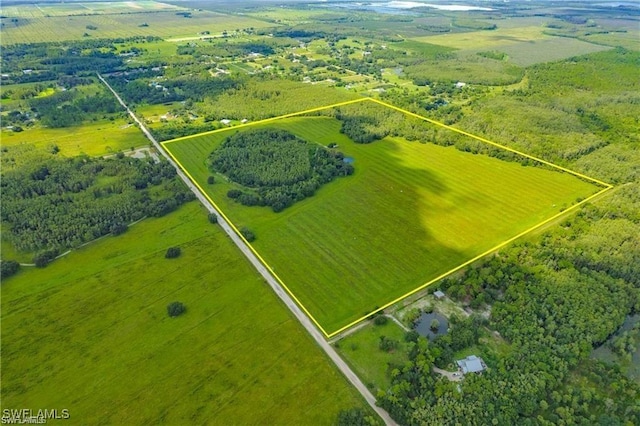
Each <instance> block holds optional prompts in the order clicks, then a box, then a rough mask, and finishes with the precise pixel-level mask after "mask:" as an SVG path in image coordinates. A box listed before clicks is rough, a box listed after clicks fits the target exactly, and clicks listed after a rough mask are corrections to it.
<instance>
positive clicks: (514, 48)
mask: <svg viewBox="0 0 640 426" xmlns="http://www.w3.org/2000/svg"><path fill="white" fill-rule="evenodd" d="M513 21H515V22H519V21H518V19H513ZM526 23H527V20H524V21H523V24H526ZM512 25H514V23H511V24H510V25H506V26H504V25H503V23H502V22H499V23H498V28H497V29H495V30H490V31H489V30H483V31H473V32H465V33H451V34H439V35H431V36H424V37H417V38H414V39H413V40H414V42H423V43H429V44H435V45H440V46H447V47H450V48H455V49H460V50H461V51H462V52H463V53H464V52H472V53H476V52H482V51H497V52H500V53H505V54H507V55H508V57H507V58H508V61H509V62H510V63H513V64H515V65H518V66H529V65H533V64H537V63H542V62H550V61H556V60H559V59H565V58H569V57H572V56H578V55H585V54H588V53H593V52H599V51H602V50H607V49H609V48H610V47H608V46H603V45H602V44H605V43H597V44H593V43H588V42H586V41H582V40H578V39H576V38H569V37H555V36H552V35H549V34H546V32H545V30H546V29H545V27H544V26H542V25H536V26H526V25H525V26H512ZM594 41H595V40H594Z"/></svg>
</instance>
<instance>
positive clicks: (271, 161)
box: [209, 129, 353, 212]
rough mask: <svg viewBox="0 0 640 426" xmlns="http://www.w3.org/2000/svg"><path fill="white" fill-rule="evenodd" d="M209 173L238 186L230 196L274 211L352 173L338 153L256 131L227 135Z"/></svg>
mask: <svg viewBox="0 0 640 426" xmlns="http://www.w3.org/2000/svg"><path fill="white" fill-rule="evenodd" d="M209 161H210V166H211V170H212V171H214V172H218V173H222V174H224V175H226V176H228V177H229V178H230V179H231V180H232V181H234V182H236V183H239V184H240V185H242V186H243V187H244V188H243V189H242V190H240V189H233V190H231V191H229V193H228V194H227V195H228V196H229V197H230V198H234V199H236V200H237V201H238V202H240V203H242V204H244V205H246V206H253V205H259V206H271V208H272V209H273V211H275V212H279V211H281V210H283V209H285V208H287V207H288V206H290V205H292V204H293V203H295V202H296V201H301V200H303V199H305V198H306V197H310V196H312V195H313V194H314V193H315V191H316V190H317V189H318V188H320V186H322V185H323V184H325V183H327V182H330V181H331V180H333V179H334V178H335V177H338V176H348V175H350V174H352V173H353V166H352V165H351V164H347V163H346V162H345V161H344V155H343V154H342V153H341V152H339V151H335V150H330V149H327V148H325V147H322V146H320V145H317V144H313V143H310V142H307V141H305V140H303V139H300V138H299V137H297V136H295V135H294V134H293V133H290V132H288V131H285V130H276V129H258V130H252V131H247V132H241V133H236V134H234V135H233V136H230V137H228V138H227V139H225V141H224V142H223V143H222V145H221V146H220V147H219V148H217V149H216V150H214V151H213V152H212V153H211V155H210V157H209Z"/></svg>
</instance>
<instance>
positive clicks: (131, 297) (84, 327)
mask: <svg viewBox="0 0 640 426" xmlns="http://www.w3.org/2000/svg"><path fill="white" fill-rule="evenodd" d="M170 246H179V247H181V249H182V255H181V256H180V257H179V258H177V259H170V260H169V259H165V258H164V254H165V251H166V250H167V247H170ZM176 300H177V301H182V302H183V303H184V304H185V305H186V306H187V312H186V314H184V315H183V316H180V317H178V318H169V317H168V316H167V312H166V306H167V304H168V303H170V302H172V301H176ZM1 303H2V305H1V307H2V317H1V320H2V322H1V324H2V329H1V331H2V343H3V345H2V408H3V409H22V408H32V409H35V410H37V409H41V408H48V409H52V408H57V409H62V408H67V409H68V410H69V412H70V415H71V420H70V421H69V422H68V423H69V424H99V423H101V424H123V423H124V424H159V423H164V424H213V423H215V424H332V423H333V422H334V421H335V418H336V416H337V413H338V412H339V411H340V410H341V409H345V408H351V407H361V408H364V407H365V405H364V402H363V401H362V400H361V399H360V398H359V396H358V394H357V392H356V391H355V390H353V389H352V388H351V387H350V386H349V385H348V383H347V381H346V379H344V378H343V377H342V376H341V375H340V374H339V373H338V372H337V370H335V369H334V368H332V367H331V366H330V363H329V361H328V359H327V358H326V357H325V356H324V355H323V354H322V353H321V351H320V350H319V349H318V348H317V347H316V346H315V343H314V342H313V341H312V339H311V338H310V337H309V336H308V335H307V334H306V332H305V331H304V329H303V328H302V327H301V326H300V325H299V324H298V323H297V321H296V320H295V318H293V317H292V316H291V315H290V314H289V313H288V311H287V310H286V308H285V307H284V306H283V305H282V304H281V302H280V301H279V300H278V299H277V297H276V296H275V295H274V294H273V292H272V291H271V289H270V288H269V287H268V286H267V285H266V284H265V283H264V282H263V281H262V280H261V279H260V278H259V276H258V274H257V273H256V272H255V271H254V270H253V269H252V268H251V266H250V265H249V263H248V262H247V261H246V260H245V259H244V258H243V257H242V256H241V254H240V252H239V251H238V250H237V249H236V248H235V247H234V246H233V245H232V244H231V242H230V241H229V239H228V238H227V237H226V236H225V234H224V233H223V232H222V231H221V230H220V228H219V227H217V226H214V225H211V224H209V223H208V221H207V217H206V214H205V212H204V211H203V209H202V208H201V207H200V206H199V205H198V204H196V203H195V202H193V203H189V204H187V205H185V206H184V207H182V208H181V209H179V210H178V211H176V212H174V213H172V214H170V215H168V216H166V217H164V218H159V219H147V220H145V221H143V222H141V223H139V224H137V225H135V226H133V227H132V228H130V229H129V231H128V232H127V233H125V234H123V235H122V236H119V237H107V238H104V239H102V240H100V241H98V242H95V243H93V244H90V245H88V246H86V247H84V248H82V249H80V250H77V251H74V252H72V253H71V254H70V255H68V256H66V257H64V258H62V259H60V260H57V261H55V262H54V263H52V264H51V265H49V266H48V267H47V268H45V269H35V268H33V269H31V268H22V270H21V271H20V272H19V273H18V275H16V276H14V277H12V278H9V279H7V280H4V281H3V283H2V302H1Z"/></svg>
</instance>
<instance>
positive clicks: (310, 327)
mask: <svg viewBox="0 0 640 426" xmlns="http://www.w3.org/2000/svg"><path fill="white" fill-rule="evenodd" d="M98 78H99V79H100V80H101V81H102V82H103V83H104V84H105V86H106V87H107V88H108V89H109V90H110V91H111V93H113V95H114V96H115V97H116V99H117V100H118V102H120V104H121V105H122V106H123V107H124V108H125V109H126V110H127V113H129V115H130V116H131V118H132V119H133V120H135V122H136V123H137V124H138V127H140V130H142V132H143V133H144V134H145V136H146V137H147V138H148V139H149V140H150V141H151V142H152V143H153V145H154V146H155V147H156V149H157V150H158V152H160V153H161V154H162V155H163V156H164V157H165V158H166V159H167V161H169V163H171V164H172V165H173V167H175V169H176V171H177V172H178V176H180V178H181V179H182V180H183V181H184V183H185V184H186V185H187V186H188V187H189V189H190V190H191V191H193V193H194V194H195V195H196V197H197V198H198V200H200V202H201V203H202V204H203V205H204V206H205V207H206V208H207V210H208V211H209V212H211V213H215V214H216V215H217V216H218V224H219V225H220V226H221V227H222V229H223V230H224V231H225V232H226V233H227V235H229V237H230V238H231V240H232V241H233V243H234V244H235V245H236V246H237V247H238V248H239V249H240V251H241V252H242V254H244V255H245V257H246V258H247V259H249V262H251V264H252V265H253V266H254V267H255V268H256V269H257V270H258V272H259V273H260V275H262V277H263V278H264V279H265V281H266V282H267V283H268V284H269V285H270V286H271V288H272V289H273V291H274V292H275V293H276V294H277V295H278V297H279V298H280V299H281V300H282V301H283V302H284V304H285V305H286V306H287V308H289V310H290V311H291V313H293V315H294V316H295V317H296V318H297V319H298V321H300V323H301V324H302V326H303V327H304V328H305V329H306V330H307V332H308V333H309V334H310V335H311V337H313V339H314V340H315V341H316V343H317V344H318V345H319V346H320V347H321V348H322V350H323V351H324V352H325V353H326V354H327V356H328V357H329V358H330V359H331V361H333V363H334V364H335V365H336V367H338V369H339V370H340V371H341V372H342V374H344V375H345V377H346V378H347V379H348V380H349V382H351V384H352V385H353V386H355V388H356V389H357V390H358V392H360V394H361V395H362V396H363V397H364V399H365V400H366V401H367V403H368V404H369V405H370V406H371V408H372V409H373V410H374V411H375V412H376V413H377V414H378V415H379V416H380V418H381V419H382V420H383V421H384V422H385V423H386V424H387V425H396V422H395V421H394V420H393V419H392V418H391V417H390V416H389V414H388V413H387V412H386V411H385V410H383V409H382V408H380V407H378V406H377V405H376V399H375V398H374V396H373V394H372V393H371V392H370V391H369V389H368V388H367V387H366V386H365V385H364V383H362V381H361V380H360V379H359V378H358V376H356V374H355V373H354V372H353V370H351V368H350V367H349V366H348V365H347V364H346V363H345V362H344V361H343V360H342V358H340V356H339V355H338V353H337V352H336V351H335V350H334V349H333V347H332V346H331V345H329V343H328V342H327V341H326V340H325V338H324V337H323V335H322V334H321V332H320V331H319V330H318V329H317V328H316V327H315V326H314V324H313V323H312V322H311V320H310V319H309V318H308V317H307V316H306V315H305V314H304V312H302V310H301V309H300V307H299V306H298V305H297V304H296V303H295V302H294V301H293V299H292V298H291V297H290V296H289V294H288V293H287V292H286V291H285V290H284V289H283V288H282V286H280V284H279V283H278V281H277V280H276V279H275V278H274V277H273V276H272V275H271V273H270V272H269V271H268V270H267V268H265V266H264V265H263V264H262V262H260V260H258V258H257V257H256V256H255V255H254V254H253V252H252V251H251V249H250V248H249V247H248V246H247V245H246V243H245V242H244V241H243V240H242V239H241V238H240V237H239V236H238V234H236V233H235V231H234V230H233V228H232V227H231V226H230V225H229V223H227V221H226V220H225V219H224V217H223V216H222V215H221V214H220V212H218V211H217V210H216V208H215V207H214V206H213V204H211V203H210V202H209V200H208V199H207V198H206V197H205V196H204V194H203V193H202V192H200V190H199V189H198V187H197V186H195V185H194V184H193V182H192V181H191V180H190V179H189V178H188V177H187V175H186V174H185V173H184V172H183V171H182V169H181V168H180V167H179V166H178V164H176V163H175V162H174V161H173V159H172V158H171V157H170V156H169V154H167V152H166V151H165V150H164V148H163V147H162V145H160V143H158V141H156V139H155V138H154V137H153V135H152V134H151V132H149V130H148V129H147V128H146V126H145V125H144V123H142V122H141V121H140V120H139V119H138V117H136V115H135V114H134V113H133V111H131V110H130V109H129V107H128V106H127V105H126V104H125V103H124V101H123V100H122V98H120V96H119V95H118V93H116V91H115V90H113V88H111V86H110V85H109V83H107V81H106V80H105V79H104V78H103V77H102V76H101V75H100V74H98Z"/></svg>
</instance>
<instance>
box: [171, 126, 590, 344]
mask: <svg viewBox="0 0 640 426" xmlns="http://www.w3.org/2000/svg"><path fill="white" fill-rule="evenodd" d="M425 125H426V124H425ZM261 126H271V127H275V128H282V129H286V130H289V131H291V132H292V133H294V134H296V135H297V136H299V137H301V138H303V139H306V140H309V141H314V142H317V143H319V144H322V145H325V146H326V145H327V144H329V143H332V142H334V143H337V144H338V146H339V148H338V149H339V150H340V151H342V152H343V153H344V154H345V155H347V156H350V157H352V158H353V159H354V162H353V166H354V167H355V173H354V175H352V176H350V177H347V178H340V179H338V180H336V181H333V182H331V183H329V184H327V185H326V186H324V187H323V188H321V189H320V190H319V191H318V192H317V193H316V195H315V196H313V197H311V198H308V199H305V200H304V201H302V202H299V203H297V204H296V205H294V206H292V207H290V208H288V209H286V210H284V211H283V212H281V213H273V212H272V211H271V210H270V209H267V208H261V207H244V206H242V205H240V204H236V203H235V202H234V201H232V200H231V199H229V198H228V197H227V196H226V193H227V191H228V190H229V189H233V188H235V184H233V183H230V182H227V181H225V178H224V177H223V176H219V177H217V178H216V182H218V183H216V184H214V185H207V184H206V181H207V177H208V176H209V175H210V172H209V171H208V170H207V165H206V160H207V157H208V155H209V153H210V152H211V151H212V150H213V149H214V148H215V147H216V146H217V145H218V144H220V143H221V141H222V140H223V139H224V138H225V137H227V136H228V135H229V134H230V132H234V131H237V130H233V129H232V130H230V131H224V132H217V133H212V134H207V135H201V136H196V137H193V138H187V139H182V140H179V141H175V142H169V143H167V144H166V145H165V147H166V148H167V149H168V150H169V151H170V152H171V153H172V154H173V155H174V156H175V157H176V158H177V159H178V160H179V161H180V162H181V163H182V165H183V167H184V168H185V169H187V170H188V171H189V173H190V174H191V175H192V176H193V178H194V179H196V180H197V181H198V182H199V183H200V185H201V186H202V187H203V188H204V189H205V190H206V191H207V192H208V193H209V194H210V196H211V198H212V199H213V200H214V201H215V202H216V203H217V204H218V205H219V206H220V208H222V210H223V211H224V212H225V213H226V214H227V215H228V217H229V218H230V219H231V220H232V221H233V222H234V223H235V224H236V226H238V227H242V226H247V227H249V228H250V229H251V230H253V231H254V233H255V234H256V236H257V239H256V241H255V243H253V245H254V247H255V248H256V250H257V251H258V252H259V253H260V254H261V255H262V256H263V257H264V259H265V260H266V262H267V263H269V264H270V265H271V266H272V267H273V269H274V270H275V272H276V274H278V275H279V276H280V278H281V279H282V280H283V281H284V282H285V283H286V285H287V286H288V287H289V289H290V290H291V291H292V292H293V293H294V294H295V295H296V296H297V297H298V298H299V299H300V301H301V302H302V304H303V305H304V306H305V307H306V308H307V309H308V310H309V311H310V312H311V313H312V315H313V316H314V317H315V318H316V320H317V321H318V322H319V323H320V324H321V325H322V327H323V328H324V329H325V331H326V332H327V333H328V334H330V333H332V332H335V331H336V330H338V329H340V328H341V327H343V326H345V325H347V324H349V323H350V322H352V321H354V320H357V319H358V318H360V317H361V316H363V315H365V314H367V313H368V312H371V311H373V310H375V309H376V308H377V307H379V306H383V305H385V304H386V303H388V302H391V301H392V300H394V299H396V298H398V297H401V296H403V295H404V294H406V293H407V292H409V291H411V290H413V289H415V288H417V287H419V286H420V285H422V284H424V283H426V282H428V281H430V280H432V279H434V278H435V277H437V276H439V275H441V274H443V273H445V272H447V271H449V270H451V269H452V268H454V267H456V266H458V265H460V264H462V263H464V262H465V261H467V260H469V259H472V258H474V257H475V256H477V255H479V254H481V253H483V252H485V251H487V250H489V249H491V248H493V247H495V246H496V245H498V244H500V243H501V242H503V241H505V240H507V239H509V238H511V237H514V236H515V235H518V234H519V233H521V232H523V231H524V230H526V229H528V228H530V227H532V226H534V225H536V224H538V223H540V222H541V221H543V220H545V219H547V218H550V217H551V216H553V215H554V214H556V213H558V212H560V211H562V209H564V208H567V207H568V206H570V205H572V204H574V203H575V202H576V200H578V199H580V198H585V197H587V196H589V195H591V194H593V193H595V192H597V191H598V190H600V189H601V188H598V187H596V186H595V185H593V184H590V183H587V182H585V181H582V180H580V179H578V178H576V177H574V176H572V175H570V174H566V173H559V172H554V171H550V170H544V169H542V168H537V167H523V166H521V165H520V164H519V163H515V162H506V161H502V160H498V159H495V158H491V157H487V156H483V155H474V154H471V153H465V152H462V151H459V150H457V149H455V148H453V147H442V146H437V145H433V144H428V143H427V144H422V143H419V142H407V141H406V140H404V139H400V138H390V137H389V138H385V139H384V140H381V141H377V142H374V143H372V144H368V145H361V144H355V143H353V142H352V141H351V140H350V139H348V138H347V137H346V136H345V135H343V134H341V133H340V132H339V129H340V123H339V121H337V120H336V119H333V118H330V117H293V118H288V119H284V120H279V121H274V122H271V123H266V124H262V125H261Z"/></svg>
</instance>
